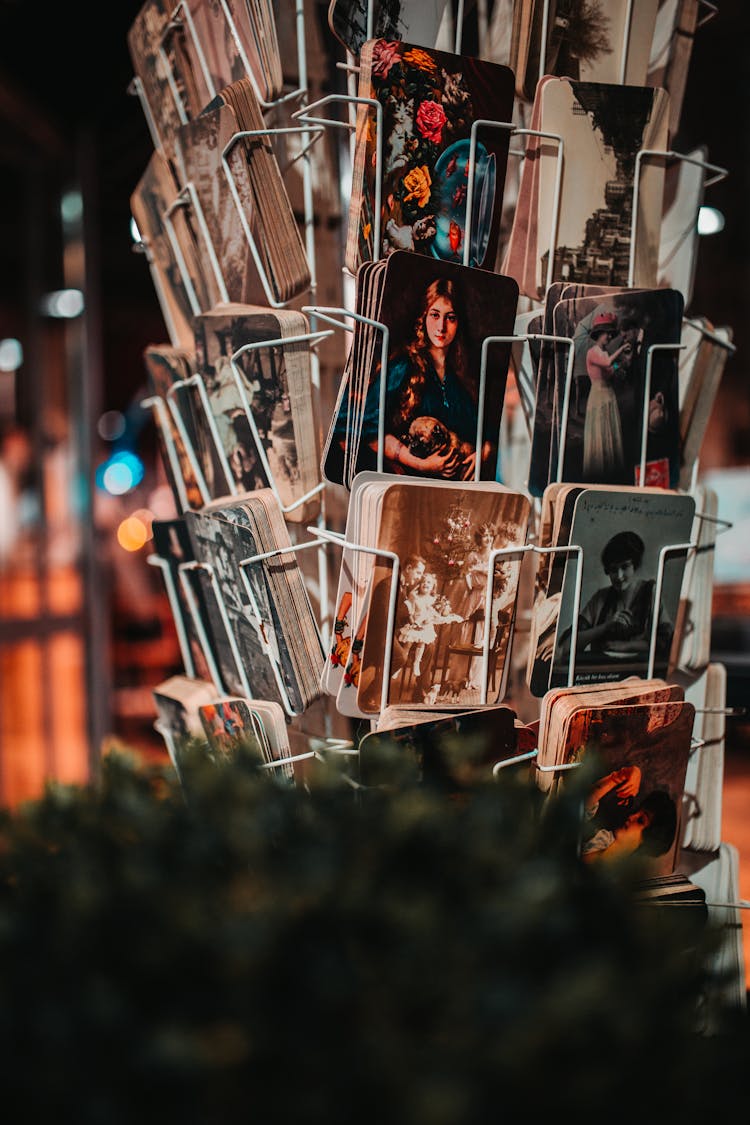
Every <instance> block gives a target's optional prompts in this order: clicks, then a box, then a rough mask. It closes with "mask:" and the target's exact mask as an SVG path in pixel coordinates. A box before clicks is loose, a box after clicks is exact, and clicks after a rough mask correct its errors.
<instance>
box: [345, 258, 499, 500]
mask: <svg viewBox="0 0 750 1125" xmlns="http://www.w3.org/2000/svg"><path fill="white" fill-rule="evenodd" d="M363 268H365V267H363ZM379 276H380V277H382V291H381V289H380V287H378V289H377V290H376V294H377V295H378V296H379V304H378V306H377V308H375V309H373V310H371V311H370V312H369V313H368V314H367V315H369V316H370V317H371V318H372V319H375V320H377V321H378V322H379V323H382V324H383V325H385V327H386V328H387V329H388V332H389V337H388V341H389V352H388V362H387V368H386V370H385V372H383V370H382V365H381V346H382V345H381V339H382V336H381V335H380V334H379V335H378V338H377V340H375V339H372V338H371V339H370V343H371V345H372V347H371V348H370V349H367V348H366V345H365V343H364V342H363V345H362V349H361V350H360V349H359V348H358V346H357V339H356V336H357V333H356V332H355V341H354V342H353V344H352V358H353V362H355V363H356V361H357V360H359V359H361V367H360V368H359V369H358V370H357V369H356V368H354V367H353V369H352V371H351V372H350V374H349V381H348V387H347V390H346V393H345V394H342V395H341V396H340V399H339V406H338V415H337V417H336V419H335V421H334V424H333V426H332V428H331V432H330V438H329V448H328V456H327V460H326V465H325V475H326V478H327V479H328V480H337V481H339V483H345V484H347V485H349V486H350V485H351V480H352V479H353V477H354V476H355V475H356V474H357V473H359V472H365V471H370V470H377V469H378V450H379V448H381V447H382V458H383V465H382V471H384V472H390V473H397V474H406V475H409V476H423V477H431V478H442V479H458V480H469V479H474V478H475V477H476V476H477V475H478V476H479V477H480V479H483V480H494V479H495V478H496V472H497V458H498V442H499V431H500V421H501V416H502V409H503V402H504V397H505V387H506V380H507V374H508V363H509V359H510V344H509V343H507V342H503V341H492V339H491V338H492V337H497V336H512V334H513V327H514V323H515V316H516V305H517V298H518V287H517V284H516V282H515V281H513V279H512V278H508V277H505V276H503V275H502V274H495V273H490V272H489V271H486V270H480V269H476V268H473V269H472V268H470V267H468V266H463V265H459V264H457V263H453V262H441V261H437V260H435V259H433V258H426V257H423V256H421V255H416V254H410V253H409V252H407V251H397V252H395V253H394V254H392V255H390V256H389V257H388V258H387V259H386V261H385V263H384V266H383V267H381V269H380V275H379ZM366 293H367V289H366V288H365V294H366ZM488 339H489V340H490V342H489V343H488V344H487V345H486V346H484V347H483V345H484V341H485V340H488ZM483 355H484V360H485V362H484V371H483V370H482V359H483ZM350 449H351V453H350V452H349V451H350ZM347 462H348V463H349V464H350V467H349V470H348V471H349V477H348V478H347V479H346V480H344V479H342V477H341V473H342V471H343V468H344V466H345V465H346V464H347ZM477 470H478V472H477Z"/></svg>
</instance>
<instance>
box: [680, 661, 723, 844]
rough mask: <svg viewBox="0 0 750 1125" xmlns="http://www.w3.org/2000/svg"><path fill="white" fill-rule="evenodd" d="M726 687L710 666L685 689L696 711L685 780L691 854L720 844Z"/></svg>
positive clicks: (686, 840) (717, 668) (719, 668)
mask: <svg viewBox="0 0 750 1125" xmlns="http://www.w3.org/2000/svg"><path fill="white" fill-rule="evenodd" d="M726 685H727V673H726V668H725V667H724V665H723V664H716V663H713V664H709V665H708V666H707V667H706V668H705V669H704V671H703V672H702V673H701V675H700V676H698V678H697V679H695V680H693V682H692V683H691V684H690V685H689V686H688V687H686V688H685V699H686V700H688V701H689V702H691V703H692V704H693V706H694V707H695V726H694V728H693V745H692V748H691V753H690V759H689V761H688V768H687V777H686V779H685V809H684V813H685V815H684V820H683V833H682V846H683V848H690V849H691V850H692V851H700V852H712V851H715V850H716V849H717V848H718V847H719V844H720V843H721V830H722V823H721V821H722V797H723V791H724V737H725V733H726Z"/></svg>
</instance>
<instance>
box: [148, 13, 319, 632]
mask: <svg viewBox="0 0 750 1125" xmlns="http://www.w3.org/2000/svg"><path fill="white" fill-rule="evenodd" d="M220 7H221V11H222V13H223V15H224V18H225V20H226V22H227V27H228V29H229V31H230V32H231V35H232V38H233V41H234V43H235V45H236V46H237V47H238V49H240V52H241V57H243V61H244V65H245V74H246V76H247V77H248V78H249V80H250V82H251V84H252V86H253V89H254V92H255V94H256V97H257V99H258V103H259V105H260V107H261V109H262V111H263V113H264V116H265V114H266V113H272V112H273V111H275V110H277V109H278V108H279V107H282V106H286V105H288V104H293V103H296V102H299V101H300V100H302V99H303V98H304V97H305V96H306V94H307V81H308V77H307V76H308V67H307V47H306V38H305V8H304V0H294V8H295V38H296V55H297V59H296V61H297V72H298V79H299V84H298V85H297V86H296V87H295V88H293V89H291V90H287V91H286V92H284V93H281V94H280V95H279V97H277V98H275V99H273V100H268V99H267V98H265V97H264V96H263V94H262V91H261V90H260V89H259V86H258V82H257V78H256V76H255V74H254V73H253V69H252V67H251V65H250V62H249V60H248V59H247V58H246V56H244V54H243V53H242V46H241V41H240V37H239V36H238V34H237V29H236V27H235V26H234V22H233V19H232V15H231V12H230V10H229V8H228V5H227V4H226V0H220ZM171 19H172V20H179V19H183V20H184V22H185V24H186V27H187V29H188V31H189V34H190V36H191V38H192V40H193V43H194V46H195V49H196V54H197V56H198V58H199V61H200V63H201V70H202V73H203V77H204V80H205V81H206V83H207V86H208V89H209V91H210V92H211V95H212V96H214V97H215V96H216V93H217V91H216V90H215V89H214V87H213V83H212V81H211V76H210V74H209V73H208V67H207V66H206V63H205V50H204V46H203V44H202V43H201V41H200V36H199V34H198V32H197V29H196V27H195V23H194V21H193V18H192V14H191V12H190V6H189V4H188V3H187V2H186V0H181V2H180V3H179V4H178V5H177V6H176V7H175V9H174V11H173V12H172V16H171ZM160 57H161V59H162V65H163V66H164V68H165V72H166V74H167V78H168V83H169V89H170V91H171V93H172V96H173V98H174V100H175V105H176V107H177V110H178V115H179V117H180V120H181V121H183V123H184V122H186V121H187V113H186V110H185V107H184V105H183V103H182V99H181V97H180V94H179V90H178V86H177V83H176V81H175V78H174V75H173V73H172V68H171V65H170V63H169V59H168V58H167V56H166V53H165V52H164V51H163V49H162V51H161V52H160ZM128 90H129V93H131V94H134V95H137V96H138V98H139V101H140V104H141V106H142V109H143V112H144V115H145V118H146V121H147V125H148V128H149V131H150V134H151V138H152V141H153V143H154V147H155V148H162V147H163V146H162V142H161V138H160V137H159V134H158V130H157V128H156V125H155V121H154V115H153V113H152V111H151V107H150V106H149V104H148V101H147V98H146V97H145V95H144V90H143V85H142V83H141V82H140V80H139V79H138V78H137V77H136V78H134V79H133V80H132V82H131V84H130V86H129V88H128ZM255 133H257V134H259V135H265V136H268V137H269V138H270V140H271V141H272V142H273V141H274V140H275V139H277V138H280V137H285V136H287V135H290V134H294V135H297V136H299V137H300V142H301V143H300V150H299V152H297V153H296V155H295V156H294V157H293V158H292V160H293V161H301V165H300V166H301V170H302V198H303V212H304V213H303V217H302V225H303V232H304V243H305V253H306V258H307V263H308V267H309V275H310V281H309V284H308V286H307V290H306V296H307V298H308V300H310V301H314V300H315V295H316V292H317V263H316V243H315V216H314V208H313V169H312V165H311V160H310V149H311V147H312V145H313V144H314V143H315V141H316V140H317V139H319V137H320V136H321V135H322V133H323V130H322V129H320V128H314V127H313V128H311V127H310V125H309V124H308V123H306V122H300V124H298V125H297V124H295V125H292V126H290V127H271V126H269V127H268V128H267V129H264V130H257V131H255V132H253V131H242V132H238V133H236V134H235V135H234V136H233V137H232V138H231V139H230V141H229V143H228V144H227V146H226V148H225V149H224V151H223V152H222V167H223V170H224V174H225V176H226V178H227V182H228V186H229V189H230V192H231V195H232V198H233V201H234V204H235V207H236V208H237V211H238V215H239V218H240V222H241V224H242V229H243V233H244V235H245V237H246V239H247V244H248V247H249V249H250V253H251V255H252V258H253V262H254V264H255V267H256V269H257V273H258V278H259V280H260V283H261V285H262V288H263V291H264V293H265V296H266V299H267V302H268V306H269V307H270V308H282V307H285V306H288V305H289V303H290V301H291V298H290V299H289V300H288V301H285V302H282V301H279V300H277V299H276V296H275V294H274V292H273V286H272V283H271V280H270V279H269V277H268V275H267V272H266V270H265V268H264V265H263V262H262V260H261V257H260V254H259V252H258V248H257V244H256V241H255V238H254V236H253V234H252V231H251V229H250V225H249V222H248V219H247V216H246V214H245V210H244V208H243V207H242V204H241V200H240V198H239V195H238V191H237V187H236V183H235V179H234V176H233V174H232V170H231V167H230V164H229V161H228V156H229V152H230V150H231V148H232V147H233V146H234V145H235V144H236V143H237V142H238V141H240V140H241V139H243V138H246V137H250V136H252V135H255ZM180 208H189V209H190V212H191V214H193V215H194V217H195V220H196V223H197V226H198V229H199V231H200V235H201V241H202V244H203V245H204V247H205V251H206V255H207V257H208V260H209V263H210V266H211V273H212V276H213V278H214V281H215V284H216V287H217V290H218V293H219V295H220V299H221V300H222V301H227V300H228V293H227V287H226V282H225V280H224V277H223V272H222V268H221V263H220V262H219V260H218V257H217V255H216V251H215V248H214V246H213V243H212V240H211V237H210V234H209V230H208V225H207V223H206V219H205V215H204V213H203V209H202V206H201V203H200V200H199V198H198V195H197V192H196V190H195V186H194V185H193V184H192V183H187V184H185V185H183V187H182V189H181V191H180V192H179V193H178V195H177V197H176V198H175V199H174V200H172V202H171V203H170V204H169V205H168V207H167V208H166V211H165V213H164V215H163V216H162V218H163V222H164V227H165V230H166V232H167V236H168V238H169V242H170V245H171V247H172V250H173V252H174V255H175V260H176V262H177V267H178V271H179V275H180V278H181V281H182V283H183V285H184V288H185V291H186V293H187V296H188V300H189V303H190V307H191V310H192V313H193V315H195V316H197V315H199V314H200V313H202V312H204V311H207V310H204V309H203V308H202V307H201V304H200V301H199V299H198V296H197V293H196V291H195V287H194V285H193V281H192V279H191V277H190V272H189V270H188V268H187V264H186V262H185V258H184V255H183V253H182V250H181V247H180V244H179V240H178V239H177V237H176V234H175V231H174V227H173V221H172V218H173V215H174V213H175V211H176V210H178V209H180ZM136 248H137V249H139V250H141V251H142V252H144V253H145V255H146V258H147V261H148V262H149V267H150V270H151V276H152V278H153V280H154V283H155V287H156V290H157V295H159V297H160V305H161V308H162V311H163V312H164V314H165V319H166V320H167V329H168V332H169V334H170V338H174V325H173V324H171V323H170V321H169V312H168V302H166V301H165V300H164V299H163V294H161V293H160V290H161V282H160V280H159V278H158V274H157V271H156V270H155V269H154V267H153V261H152V256H151V252H150V249H149V247H148V245H147V244H146V243H145V242H144V241H143V240H142V239H141V240H140V243H138V244H136ZM329 334H330V333H327V332H317V331H316V329H315V324H314V322H312V321H311V332H310V333H309V335H308V336H307V337H297V338H295V339H294V340H286V341H270V342H266V341H264V342H262V343H259V344H254V345H249V346H246V347H244V348H241V349H239V350H238V352H237V353H236V354H235V355H233V356H232V357H231V360H232V370H233V373H234V376H235V379H236V381H237V386H238V391H239V393H240V395H241V397H242V401H243V407H244V410H245V414H246V417H247V421H248V424H249V427H250V432H251V433H252V435H253V440H254V443H255V446H256V450H257V454H258V458H259V460H260V462H261V464H262V465H263V468H264V471H265V473H266V475H267V478H268V481H269V487H270V488H271V489H272V491H273V492H274V494H275V495H276V498H277V499H278V500H279V504H280V506H281V508H282V511H283V512H284V513H285V514H287V513H289V512H290V511H292V510H293V509H295V508H297V507H300V506H302V505H303V504H304V503H305V502H306V501H307V500H309V499H311V498H312V497H313V496H316V495H318V496H319V503H320V510H319V516H318V519H317V525H318V527H319V528H325V527H326V526H327V522H326V521H327V513H326V496H325V486H324V483H323V482H320V483H319V484H318V485H316V486H315V487H314V488H313V489H311V490H310V491H309V492H308V493H307V494H306V495H305V496H303V497H301V498H300V499H298V500H295V501H294V502H293V503H292V504H289V505H284V504H283V503H282V501H281V497H280V495H279V490H278V485H277V482H276V480H275V476H274V473H273V471H272V470H271V466H270V464H269V462H268V458H267V456H266V453H265V449H264V448H263V445H262V442H261V440H260V436H259V434H258V431H257V426H256V425H255V420H254V417H253V415H252V410H251V408H250V404H249V403H248V400H247V396H246V393H245V391H244V386H243V384H242V379H241V372H240V371H239V368H238V366H237V363H238V360H239V358H240V356H241V355H242V354H244V352H245V351H248V350H250V349H251V348H253V347H257V348H264V347H272V346H275V345H277V344H285V343H294V342H297V341H301V340H303V339H305V338H307V339H308V340H309V356H310V366H311V383H312V387H313V389H314V393H316V394H319V393H320V365H319V359H318V354H317V350H316V348H317V345H318V344H319V343H320V341H321V340H322V339H324V338H325V336H327V335H329ZM190 386H192V387H193V388H195V390H196V391H197V394H198V398H199V401H200V404H201V409H202V411H203V413H204V415H205V418H206V420H207V424H208V430H209V434H210V437H211V441H212V444H213V446H214V448H215V451H216V454H217V457H218V460H219V464H220V465H221V467H222V469H223V471H224V474H225V476H226V481H227V484H228V487H229V491H230V494H231V495H236V494H237V486H236V483H235V481H234V478H233V476H232V473H231V470H230V469H229V466H228V464H227V462H226V455H225V453H224V450H223V448H222V446H221V442H220V441H219V438H218V433H217V430H216V425H215V421H214V419H213V416H212V413H211V409H210V404H209V402H208V399H207V395H206V390H205V385H204V383H203V379H202V377H201V375H200V373H197V374H196V375H195V376H193V377H192V378H191V379H187V380H185V381H177V382H176V383H175V384H174V385H173V386H172V387H170V388H169V391H168V392H167V397H166V406H167V408H168V411H169V414H168V415H167V413H166V412H165V410H164V403H163V401H161V400H160V399H159V398H158V396H151V397H149V398H146V399H144V400H143V401H142V402H141V405H142V406H143V407H144V408H146V409H151V410H152V413H153V418H154V421H155V424H156V425H157V426H158V428H159V430H160V433H161V435H162V437H163V439H164V444H165V448H166V451H167V456H168V458H169V461H170V466H171V468H172V470H173V475H174V479H175V482H176V487H177V489H178V494H179V500H180V503H181V504H182V505H183V509H182V510H183V511H184V510H185V509H186V508H187V507H188V506H189V505H188V501H187V495H186V491H185V487H184V482H183V481H182V475H181V472H179V471H177V470H178V465H179V462H178V458H177V451H176V448H175V442H174V433H173V430H172V427H171V426H170V424H169V422H170V417H171V420H172V422H173V423H174V427H175V428H176V430H177V433H178V434H179V437H180V441H181V443H182V445H183V447H184V450H185V454H186V456H187V459H188V461H189V464H190V467H191V470H192V472H193V474H194V476H195V480H196V483H197V486H198V490H199V492H200V495H201V498H202V501H203V503H207V502H208V501H209V500H210V499H211V497H210V492H209V489H208V487H207V484H206V480H205V477H204V475H203V473H202V471H201V467H200V464H199V461H198V458H197V455H196V452H195V449H194V448H193V445H192V442H191V440H190V438H189V435H188V433H187V430H186V427H185V424H184V420H183V418H182V415H181V413H180V409H179V405H178V403H177V402H176V401H175V398H174V396H175V394H176V392H177V391H178V390H179V389H180V387H190ZM319 562H320V565H319V568H318V574H317V585H318V590H319V597H320V606H321V631H322V635H323V637H324V638H325V637H326V636H327V634H328V631H329V629H330V611H329V595H328V585H329V576H328V570H327V567H326V560H325V558H324V557H323V555H322V553H321V554H320V555H319Z"/></svg>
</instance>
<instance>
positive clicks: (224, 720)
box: [198, 696, 294, 779]
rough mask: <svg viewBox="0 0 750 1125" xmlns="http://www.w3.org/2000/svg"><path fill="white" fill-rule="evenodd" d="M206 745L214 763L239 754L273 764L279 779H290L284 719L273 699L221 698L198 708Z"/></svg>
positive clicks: (287, 738) (291, 766) (288, 750)
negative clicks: (248, 755) (246, 754)
mask: <svg viewBox="0 0 750 1125" xmlns="http://www.w3.org/2000/svg"><path fill="white" fill-rule="evenodd" d="M198 717H199V718H200V721H201V724H202V726H203V731H204V734H205V738H206V742H207V744H208V751H209V753H210V755H211V756H212V758H213V760H214V761H216V762H221V761H225V760H233V759H236V758H237V756H238V755H239V754H240V753H249V754H252V755H254V756H256V757H257V758H258V759H259V760H260V761H261V762H264V763H265V764H267V765H274V763H277V765H276V766H275V768H276V769H277V770H278V774H279V776H280V777H285V778H289V779H292V778H293V777H294V767H293V764H292V763H291V762H289V761H288V760H285V759H288V758H289V757H290V756H291V749H290V746H289V735H288V732H287V721H286V716H285V714H284V711H283V709H282V707H281V706H280V705H279V704H278V703H274V702H273V700H268V699H253V700H248V699H243V698H242V697H241V696H221V697H218V698H216V699H215V700H213V701H212V702H211V703H204V704H202V705H201V706H200V707H199V708H198Z"/></svg>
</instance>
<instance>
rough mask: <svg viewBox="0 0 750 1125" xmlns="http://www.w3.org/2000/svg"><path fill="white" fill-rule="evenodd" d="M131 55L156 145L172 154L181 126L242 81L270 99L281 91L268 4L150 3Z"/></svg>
mask: <svg viewBox="0 0 750 1125" xmlns="http://www.w3.org/2000/svg"><path fill="white" fill-rule="evenodd" d="M127 41H128V49H129V52H130V58H131V62H132V64H133V70H134V73H135V76H136V78H137V80H138V82H139V83H140V86H141V89H140V91H139V92H140V96H141V99H142V102H143V108H144V112H145V113H146V116H147V120H148V122H149V126H150V128H151V132H152V136H153V140H154V144H155V146H156V147H157V148H159V149H161V150H162V151H163V152H164V153H165V154H167V155H169V156H171V155H172V154H173V145H174V140H175V137H176V135H177V131H178V130H179V128H180V126H181V125H183V124H184V123H185V122H186V121H190V120H192V119H193V118H195V117H198V115H199V114H200V113H201V112H202V111H203V110H204V108H205V107H206V105H207V104H208V102H209V101H210V100H211V98H213V97H214V96H215V95H216V93H217V91H218V90H220V89H221V87H222V86H226V85H228V84H229V83H230V82H233V81H234V80H235V79H236V78H237V77H238V76H243V77H248V79H250V80H252V83H253V85H254V88H255V90H256V91H257V93H258V96H259V97H260V98H262V99H264V100H272V99H273V98H275V97H278V96H279V94H280V93H281V88H282V73H281V60H280V58H279V49H278V42H277V36H276V21H275V16H274V11H273V6H272V4H271V3H270V2H269V0H254V3H252V4H245V3H240V2H239V0H222V3H221V4H217V3H214V2H212V0H191V2H190V3H186V2H185V0H183V2H182V3H180V4H178V5H177V6H176V7H175V5H174V4H173V3H171V2H170V0H146V3H144V5H143V6H142V8H141V9H140V11H139V12H138V15H137V16H136V18H135V20H134V21H133V23H132V25H131V27H130V29H129V31H128V37H127Z"/></svg>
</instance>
